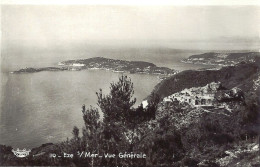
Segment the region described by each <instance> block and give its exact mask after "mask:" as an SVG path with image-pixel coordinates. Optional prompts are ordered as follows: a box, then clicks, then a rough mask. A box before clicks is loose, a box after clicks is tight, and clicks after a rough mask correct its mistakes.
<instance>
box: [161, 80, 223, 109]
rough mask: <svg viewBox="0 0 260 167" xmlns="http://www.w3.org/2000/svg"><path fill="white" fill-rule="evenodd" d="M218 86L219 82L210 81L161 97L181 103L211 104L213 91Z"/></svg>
mask: <svg viewBox="0 0 260 167" xmlns="http://www.w3.org/2000/svg"><path fill="white" fill-rule="evenodd" d="M219 87H220V82H218V83H216V82H212V83H209V84H207V85H206V86H204V87H196V88H189V89H184V90H182V91H180V92H177V93H174V94H172V95H170V96H168V97H165V98H164V99H163V101H164V102H173V101H179V102H181V103H184V102H186V103H188V104H190V105H191V106H194V107H199V106H213V101H214V99H215V93H216V92H217V90H218V88H219Z"/></svg>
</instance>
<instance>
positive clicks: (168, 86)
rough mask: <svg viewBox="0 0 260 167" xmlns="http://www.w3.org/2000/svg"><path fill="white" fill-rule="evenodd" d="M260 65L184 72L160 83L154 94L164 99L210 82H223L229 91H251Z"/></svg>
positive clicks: (249, 64) (246, 64) (257, 62)
mask: <svg viewBox="0 0 260 167" xmlns="http://www.w3.org/2000/svg"><path fill="white" fill-rule="evenodd" d="M259 65H260V63H259V61H256V62H254V63H240V64H238V65H235V66H229V67H223V68H221V69H220V70H205V71H195V70H188V71H183V72H180V73H178V74H176V75H174V76H171V77H169V78H167V79H165V80H163V81H162V82H160V83H159V84H158V85H156V86H155V89H154V90H153V93H156V94H158V95H159V96H160V97H161V98H163V97H166V96H169V95H171V94H174V93H176V92H179V91H181V90H183V89H185V88H192V87H202V86H205V85H206V84H208V83H210V82H221V84H222V86H223V87H225V88H227V89H231V88H233V87H235V86H236V87H238V88H240V89H242V90H243V91H249V90H250V89H252V86H253V84H254V80H257V79H258V78H259Z"/></svg>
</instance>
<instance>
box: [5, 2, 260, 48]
mask: <svg viewBox="0 0 260 167" xmlns="http://www.w3.org/2000/svg"><path fill="white" fill-rule="evenodd" d="M1 17H2V19H1V21H2V22H1V23H2V25H1V27H2V28H1V30H2V49H6V48H10V47H11V48H12V47H25V48H30V47H40V48H50V47H65V46H74V45H80V44H84V43H86V42H88V43H93V44H100V45H102V44H104V45H109V44H128V43H136V44H138V43H142V44H144V43H145V44H147V45H149V44H150V43H153V42H155V43H169V42H187V41H193V42H202V43H203V42H205V43H207V42H247V43H252V45H256V46H259V36H260V32H259V30H260V19H259V18H260V6H123V5H121V6H118V5H117V6H105V5H98V6H97V5H2V10H1Z"/></svg>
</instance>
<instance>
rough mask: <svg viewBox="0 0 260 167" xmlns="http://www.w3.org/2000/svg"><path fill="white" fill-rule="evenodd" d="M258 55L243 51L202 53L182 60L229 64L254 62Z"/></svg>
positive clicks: (185, 61)
mask: <svg viewBox="0 0 260 167" xmlns="http://www.w3.org/2000/svg"><path fill="white" fill-rule="evenodd" d="M257 57H258V58H259V57H260V53H259V52H245V53H215V52H209V53H203V54H198V55H192V56H190V57H189V58H187V59H184V60H182V62H184V63H194V64H208V65H221V66H230V65H235V64H238V63H240V62H254V61H255V59H256V58H257Z"/></svg>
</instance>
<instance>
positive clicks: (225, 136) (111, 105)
mask: <svg viewBox="0 0 260 167" xmlns="http://www.w3.org/2000/svg"><path fill="white" fill-rule="evenodd" d="M241 66H242V67H241V68H242V69H243V71H241V70H238V69H236V67H232V69H233V70H234V71H232V73H231V72H228V70H227V69H224V70H222V71H221V73H220V74H219V76H217V74H215V72H212V73H213V74H214V75H213V74H212V73H211V72H209V71H206V72H204V73H207V74H210V75H209V80H211V79H216V80H217V79H218V78H221V77H222V76H223V75H224V76H225V75H230V76H227V77H226V80H225V82H224V84H225V86H227V89H229V88H230V87H232V86H231V85H235V83H237V82H238V81H237V80H240V79H241V78H240V77H242V78H244V80H243V81H246V82H247V80H249V79H248V77H250V78H251V79H252V76H247V75H249V74H250V73H252V72H253V71H254V70H257V67H256V66H252V65H251V66H245V65H241ZM230 68H231V67H230ZM238 72H242V73H241V74H240V77H239V76H238V74H237V73H238ZM184 73H185V74H190V73H192V74H194V73H197V72H190V71H188V72H184ZM204 73H203V75H205V74H204ZM198 75H199V76H201V75H202V74H201V73H199V74H198ZM198 75H197V76H198ZM181 76H182V77H183V78H184V79H182V84H184V86H187V84H189V86H194V85H196V84H201V83H202V82H204V81H199V79H197V80H196V81H194V82H192V83H191V82H190V83H187V84H186V83H184V81H190V79H189V77H191V76H190V75H188V76H184V74H181ZM179 77H180V76H176V77H172V78H170V79H169V80H167V81H169V83H170V84H175V85H173V86H171V87H170V88H169V89H171V88H173V91H177V90H178V89H181V87H182V84H181V83H180V81H178V80H176V79H179V80H180V79H181V78H179ZM192 78H194V77H192ZM228 78H229V79H230V81H231V83H229V84H228V82H227V79H228ZM172 80H173V81H172ZM200 80H201V79H200ZM209 80H207V81H209ZM205 82H206V81H205ZM169 83H167V82H163V83H162V84H163V85H164V86H165V89H168V88H166V87H169ZM240 85H243V83H241V82H240ZM200 86H201V85H200ZM160 89H162V87H160ZM242 90H243V89H242ZM244 90H245V89H244ZM247 90H251V89H247ZM157 92H160V93H161V92H164V91H157ZM226 92H227V93H229V91H228V90H226ZM248 93H251V94H250V96H251V98H244V96H245V97H248V96H249V95H247V94H248ZM162 94H163V93H162ZM162 94H160V96H158V95H157V94H156V91H154V92H153V94H152V95H151V96H150V98H149V103H148V104H149V105H148V106H147V107H146V108H143V106H142V105H140V106H138V107H137V108H134V107H133V106H134V104H135V102H136V99H135V98H133V95H134V86H133V83H132V82H131V79H130V78H128V77H127V76H121V77H120V78H119V81H118V82H115V83H111V85H110V93H109V94H107V95H105V94H103V92H102V90H101V89H100V91H99V92H97V93H96V95H97V104H98V106H99V108H95V107H91V106H90V107H89V108H86V106H85V105H83V106H82V114H83V120H84V123H85V125H84V127H83V128H82V131H81V130H80V129H79V128H78V127H74V128H73V130H72V134H73V138H72V139H68V140H67V141H64V142H61V143H57V144H51V143H50V144H45V145H42V146H41V147H39V148H34V149H33V150H32V153H31V154H30V156H29V157H27V158H25V159H18V158H16V157H15V156H14V155H13V154H12V152H11V151H10V150H11V147H6V146H0V149H1V150H0V151H1V152H3V153H4V154H1V155H0V158H1V159H0V162H1V164H0V165H56V166H57V165H63V166H64V165H70V166H176V167H177V166H178V167H180V166H191V167H194V166H198V164H199V163H201V164H203V165H204V166H219V165H220V164H225V163H226V164H235V162H237V161H238V160H237V159H232V158H231V159H228V160H226V159H227V157H228V154H227V153H226V151H227V150H231V152H232V150H236V149H238V148H240V147H241V143H242V144H243V145H250V143H256V140H257V138H256V137H257V135H258V134H257V133H256V132H255V131H254V130H249V129H248V127H251V125H253V124H255V123H256V122H257V121H258V120H257V118H258V117H259V110H258V109H259V104H258V102H257V101H256V100H254V99H257V98H255V97H257V94H255V93H254V92H252V91H250V92H246V93H245V92H241V93H240V94H241V97H239V98H238V99H237V98H233V99H232V98H231V99H228V100H225V103H228V105H232V106H233V107H232V108H233V111H232V112H228V111H226V110H225V109H215V110H214V109H212V110H210V109H204V108H192V107H189V106H188V105H185V104H179V103H177V102H172V103H167V104H166V103H162V102H160V101H161V99H160V98H161V97H162ZM252 94H253V95H252ZM242 95H243V96H242ZM242 97H243V98H242ZM100 113H102V116H101V115H100ZM253 146H254V145H253ZM253 146H252V147H251V145H250V149H251V150H252V152H250V151H247V152H243V153H241V154H239V155H237V157H242V158H243V157H245V159H244V160H243V164H246V162H248V161H249V160H254V161H256V160H257V157H256V156H257V154H256V153H255V151H254V150H253V149H252V148H254V147H253ZM247 150H248V149H247ZM86 152H90V153H91V154H98V155H102V157H94V156H88V157H84V155H86V154H85V153H86ZM125 152H128V153H131V152H132V153H143V154H146V158H120V157H119V156H118V154H119V153H125ZM5 153H6V154H5ZM61 153H68V154H73V155H74V156H73V157H71V158H66V157H63V156H62V157H61V158H53V157H50V154H57V155H59V154H61ZM81 153H84V154H81ZM106 154H110V155H111V156H112V157H110V158H108V157H105V156H104V155H106ZM112 154H115V155H116V156H115V157H113V155H112ZM80 155H83V156H80ZM225 158H226V159H225ZM254 161H253V163H254V165H260V164H259V163H258V162H254ZM250 163H251V162H250Z"/></svg>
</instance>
